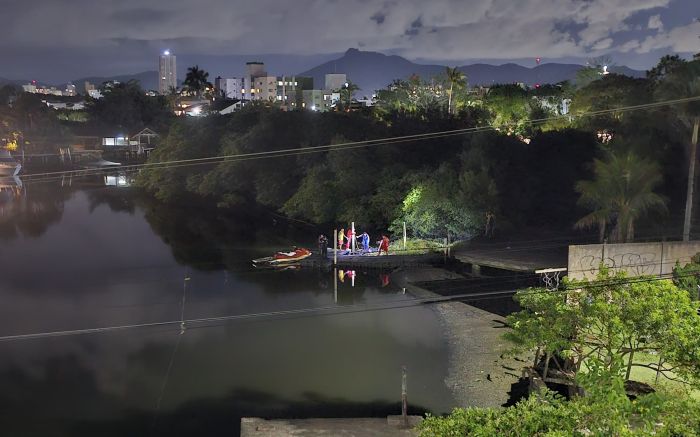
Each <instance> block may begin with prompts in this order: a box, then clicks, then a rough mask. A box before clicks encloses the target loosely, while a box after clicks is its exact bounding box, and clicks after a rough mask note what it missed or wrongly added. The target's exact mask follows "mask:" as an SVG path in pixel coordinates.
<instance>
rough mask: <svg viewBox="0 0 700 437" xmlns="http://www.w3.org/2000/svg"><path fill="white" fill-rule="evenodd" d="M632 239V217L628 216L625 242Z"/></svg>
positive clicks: (629, 241)
mask: <svg viewBox="0 0 700 437" xmlns="http://www.w3.org/2000/svg"><path fill="white" fill-rule="evenodd" d="M633 241H634V219H632V218H630V219H629V222H628V223H627V239H626V241H625V243H631V242H633Z"/></svg>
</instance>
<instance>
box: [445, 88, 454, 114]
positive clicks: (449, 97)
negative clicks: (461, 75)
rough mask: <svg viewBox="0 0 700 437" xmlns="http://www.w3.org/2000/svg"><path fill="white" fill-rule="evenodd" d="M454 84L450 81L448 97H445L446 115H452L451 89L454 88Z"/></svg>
mask: <svg viewBox="0 0 700 437" xmlns="http://www.w3.org/2000/svg"><path fill="white" fill-rule="evenodd" d="M454 84H455V83H454V82H453V81H450V95H449V96H447V113H448V114H452V87H453V86H454Z"/></svg>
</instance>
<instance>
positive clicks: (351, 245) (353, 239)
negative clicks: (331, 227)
mask: <svg viewBox="0 0 700 437" xmlns="http://www.w3.org/2000/svg"><path fill="white" fill-rule="evenodd" d="M350 229H352V240H351V241H350V249H351V252H350V253H353V254H354V253H355V222H352V223H351V224H350Z"/></svg>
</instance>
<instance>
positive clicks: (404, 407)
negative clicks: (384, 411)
mask: <svg viewBox="0 0 700 437" xmlns="http://www.w3.org/2000/svg"><path fill="white" fill-rule="evenodd" d="M401 417H402V418H403V424H404V426H405V427H406V428H408V394H407V387H406V366H401Z"/></svg>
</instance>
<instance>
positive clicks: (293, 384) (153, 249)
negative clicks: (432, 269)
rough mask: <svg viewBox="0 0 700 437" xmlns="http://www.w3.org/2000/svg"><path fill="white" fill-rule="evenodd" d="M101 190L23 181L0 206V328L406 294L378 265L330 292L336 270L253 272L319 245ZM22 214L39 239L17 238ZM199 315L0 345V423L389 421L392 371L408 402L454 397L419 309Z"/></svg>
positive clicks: (60, 430)
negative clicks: (264, 262) (281, 254)
mask: <svg viewBox="0 0 700 437" xmlns="http://www.w3.org/2000/svg"><path fill="white" fill-rule="evenodd" d="M98 182H99V181H95V182H94V185H93V183H92V182H91V183H90V184H89V185H87V186H85V185H84V186H83V187H79V186H78V184H77V183H76V181H75V180H74V181H73V182H72V183H71V184H69V185H64V186H63V187H61V186H60V185H59V184H58V183H56V184H53V185H51V184H36V185H34V184H29V185H25V186H24V188H23V191H21V195H20V197H19V199H18V200H17V201H18V203H19V204H20V208H18V210H17V211H16V212H13V213H12V214H8V215H7V216H3V221H2V224H0V228H2V229H3V235H5V232H4V231H5V230H6V229H15V234H14V236H13V237H11V238H6V237H3V238H6V241H5V242H4V243H3V245H2V247H1V248H0V251H2V253H3V254H5V253H11V254H12V256H11V257H5V256H4V257H3V263H4V265H3V275H2V277H1V278H0V300H1V301H2V302H3V305H2V306H0V335H10V334H18V333H29V332H46V331H57V330H66V329H81V328H86V327H98V326H117V325H127V324H138V323H149V322H158V321H178V320H180V319H181V318H184V319H196V318H211V317H225V316H230V315H241V314H253V313H269V312H275V311H280V310H290V309H304V308H322V307H333V306H342V305H360V304H384V303H387V304H391V303H392V302H395V303H400V302H401V301H403V300H405V299H407V298H408V296H405V295H402V294H401V292H400V290H398V289H397V288H396V287H395V286H394V285H393V284H392V283H391V279H390V274H389V273H388V272H383V273H379V272H373V271H362V270H356V271H355V274H354V275H353V278H354V287H353V281H352V280H349V278H347V277H346V278H345V282H341V283H338V284H337V291H336V289H335V284H336V281H337V279H338V277H337V276H336V275H335V272H334V271H332V270H308V269H301V270H285V271H259V270H254V269H252V268H251V266H250V260H251V259H252V258H255V257H259V256H260V255H262V254H266V253H270V252H271V248H279V247H286V246H288V245H289V244H290V242H292V241H295V242H299V243H301V244H304V241H303V239H304V238H307V237H308V238H309V239H310V240H311V241H313V238H314V236H315V235H316V233H314V232H309V230H308V229H304V228H303V227H298V228H294V227H286V226H282V225H281V224H279V223H278V224H277V225H276V226H272V225H271V223H269V221H268V220H265V219H264V217H265V216H260V217H263V218H262V219H261V218H260V217H258V218H257V220H256V218H255V217H252V216H248V215H244V214H239V215H231V214H228V215H220V216H210V215H209V214H208V213H207V214H205V213H203V211H202V210H201V209H199V208H197V206H196V205H192V207H191V208H180V209H175V208H170V207H164V206H163V205H159V204H157V203H155V202H151V201H149V200H147V199H144V198H141V197H139V195H138V192H136V191H134V190H133V189H131V188H120V187H106V188H105V187H104V186H103V187H102V188H98ZM15 201H16V200H14V198H13V202H15ZM30 205H31V206H30ZM13 208H14V207H13ZM32 221H33V222H35V223H37V224H38V225H37V226H36V228H37V229H40V231H39V232H34V233H28V232H26V231H23V229H24V228H23V227H26V226H27V222H32ZM261 223H264V224H265V226H263V225H261ZM39 224H40V226H39ZM185 277H189V278H191V279H190V281H188V282H187V289H186V299H185V301H186V303H185V305H184V312H183V306H182V302H183V283H184V278H185ZM209 325H211V326H209V327H206V328H204V327H201V324H200V325H198V326H188V328H187V329H186V330H185V332H184V334H182V335H180V327H179V325H177V324H175V325H173V326H167V327H163V328H158V327H154V328H143V329H132V330H125V331H118V332H111V333H106V334H100V335H84V336H75V337H64V338H47V339H41V340H34V341H19V342H4V343H0V386H2V387H3V390H2V391H0V406H2V408H0V429H2V431H3V434H8V435H32V434H33V435H86V434H88V435H91V434H97V435H134V436H139V435H168V436H170V435H229V434H230V435H235V433H236V432H237V429H238V420H239V419H238V418H239V417H240V416H243V415H258V416H265V417H295V416H301V417H310V416H353V415H383V414H388V413H394V412H397V411H399V409H398V400H399V399H398V396H397V393H400V391H399V390H398V389H399V388H400V368H401V366H402V365H408V367H409V375H410V376H409V378H410V379H409V380H410V386H411V387H412V390H413V391H412V392H411V397H410V402H411V404H412V405H414V406H415V407H416V408H418V407H420V408H426V409H430V410H432V411H435V412H442V411H445V410H446V409H448V408H449V406H450V405H451V403H452V401H451V398H450V394H449V392H448V391H447V389H446V388H445V387H444V383H443V378H444V376H445V374H446V371H447V370H446V368H445V366H446V365H445V362H446V359H445V357H446V354H447V351H446V345H445V344H444V342H443V340H442V333H441V329H442V328H441V326H440V323H439V322H438V320H437V319H436V317H435V315H434V313H433V312H432V311H431V310H430V309H429V308H426V307H412V308H403V309H387V310H383V311H366V312H353V313H347V314H336V315H332V316H331V315H323V316H318V315H315V316H313V317H311V316H304V317H301V316H299V315H289V316H285V317H254V318H249V319H247V320H245V321H243V320H239V321H237V322H229V323H222V322H216V321H212V322H211V323H209ZM176 345H177V348H176ZM13 431H14V432H13Z"/></svg>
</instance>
